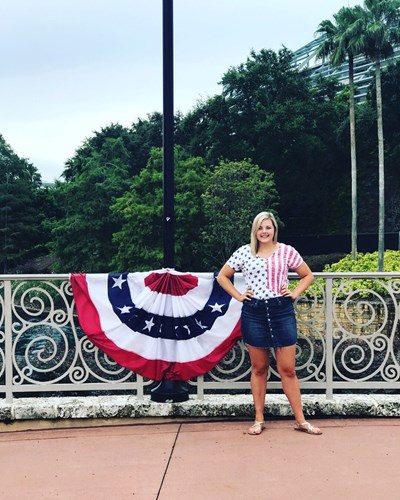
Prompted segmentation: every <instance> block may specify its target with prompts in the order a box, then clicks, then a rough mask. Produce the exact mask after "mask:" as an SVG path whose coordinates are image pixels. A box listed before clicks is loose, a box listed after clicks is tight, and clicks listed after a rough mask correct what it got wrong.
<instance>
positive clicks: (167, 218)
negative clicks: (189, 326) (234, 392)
mask: <svg viewBox="0 0 400 500" xmlns="http://www.w3.org/2000/svg"><path fill="white" fill-rule="evenodd" d="M173 34H174V30H173V0H163V251H164V267H165V268H170V269H173V268H174V231H175V216H174V186H175V183H174V44H173V40H174V37H173ZM188 399H189V394H188V390H187V388H186V384H184V383H182V382H180V381H177V380H165V379H164V380H161V382H160V383H159V384H158V385H157V386H156V387H155V388H154V389H152V390H151V400H152V401H157V402H159V403H167V402H182V401H187V400H188Z"/></svg>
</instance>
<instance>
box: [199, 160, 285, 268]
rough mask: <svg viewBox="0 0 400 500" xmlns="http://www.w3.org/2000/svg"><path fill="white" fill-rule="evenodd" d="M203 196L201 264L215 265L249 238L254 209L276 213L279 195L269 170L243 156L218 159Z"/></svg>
mask: <svg viewBox="0 0 400 500" xmlns="http://www.w3.org/2000/svg"><path fill="white" fill-rule="evenodd" d="M203 200H204V216H205V224H206V225H205V228H204V229H203V231H202V242H203V245H204V249H205V252H206V258H205V268H208V269H210V268H211V269H215V268H217V269H218V268H220V267H221V266H222V264H223V263H224V262H226V260H227V259H228V258H229V256H230V255H231V254H232V252H233V251H234V250H236V249H237V248H238V247H239V246H241V245H244V244H245V243H248V242H249V241H250V228H251V224H252V222H253V219H254V217H255V216H256V214H257V213H259V212H261V211H263V210H269V211H273V212H274V213H276V211H277V206H278V201H279V197H278V192H277V190H276V187H275V182H274V176H273V174H271V173H269V172H265V171H264V170H262V169H261V168H260V167H258V166H257V165H254V164H253V163H252V162H251V161H250V160H243V161H239V162H226V161H221V162H220V163H219V165H217V167H216V168H215V170H214V171H213V173H212V174H211V176H210V178H209V179H208V187H207V189H206V191H205V193H204V195H203Z"/></svg>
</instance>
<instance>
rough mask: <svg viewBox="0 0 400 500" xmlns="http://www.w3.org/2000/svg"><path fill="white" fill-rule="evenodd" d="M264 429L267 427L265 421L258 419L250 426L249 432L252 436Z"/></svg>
mask: <svg viewBox="0 0 400 500" xmlns="http://www.w3.org/2000/svg"><path fill="white" fill-rule="evenodd" d="M263 429H265V426H264V422H257V420H255V421H254V424H253V425H252V426H251V427H249V430H248V431H247V434H250V435H251V436H258V435H259V434H261V433H262V431H263Z"/></svg>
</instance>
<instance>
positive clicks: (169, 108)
mask: <svg viewBox="0 0 400 500" xmlns="http://www.w3.org/2000/svg"><path fill="white" fill-rule="evenodd" d="M163 198H164V203H163V205H164V218H163V236H164V238H163V239H164V241H163V243H164V245H163V248H164V267H166V268H173V267H174V231H175V217H174V38H173V0H163Z"/></svg>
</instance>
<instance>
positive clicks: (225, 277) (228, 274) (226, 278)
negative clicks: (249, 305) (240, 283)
mask: <svg viewBox="0 0 400 500" xmlns="http://www.w3.org/2000/svg"><path fill="white" fill-rule="evenodd" d="M234 274H235V271H234V270H233V269H232V268H231V267H229V266H228V264H225V265H224V266H223V267H222V269H221V271H220V272H219V274H218V276H217V281H218V283H219V284H220V285H221V287H222V288H223V289H224V290H225V291H226V292H227V293H229V295H231V296H232V297H233V298H234V299H236V300H238V301H239V302H244V301H245V300H250V299H251V298H252V297H253V292H252V291H251V289H250V288H246V290H245V291H244V292H243V293H240V292H239V290H237V288H235V287H234V285H233V283H232V281H231V278H232V276H233V275H234Z"/></svg>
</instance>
